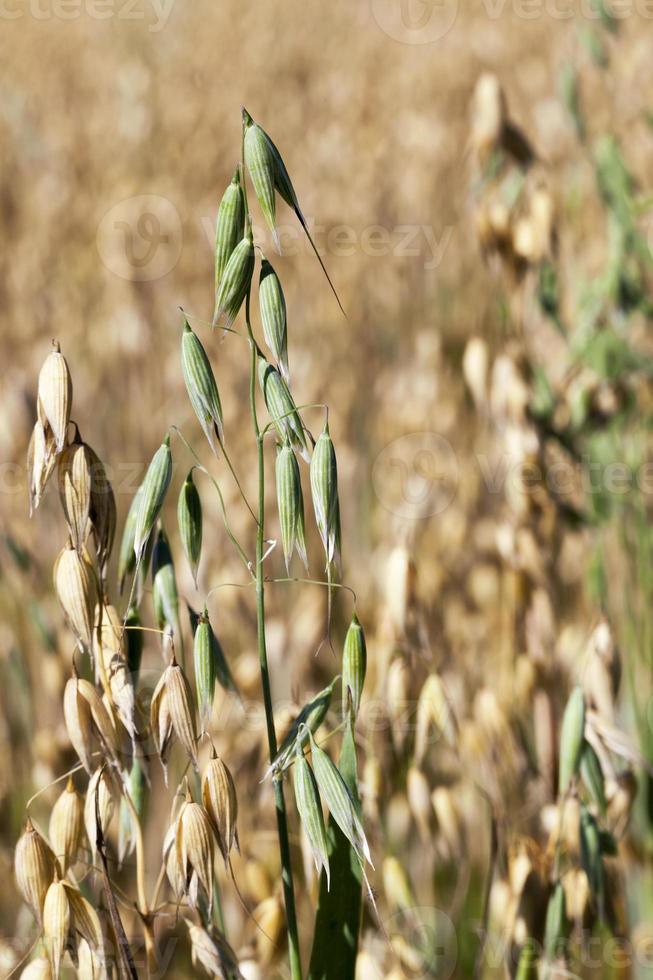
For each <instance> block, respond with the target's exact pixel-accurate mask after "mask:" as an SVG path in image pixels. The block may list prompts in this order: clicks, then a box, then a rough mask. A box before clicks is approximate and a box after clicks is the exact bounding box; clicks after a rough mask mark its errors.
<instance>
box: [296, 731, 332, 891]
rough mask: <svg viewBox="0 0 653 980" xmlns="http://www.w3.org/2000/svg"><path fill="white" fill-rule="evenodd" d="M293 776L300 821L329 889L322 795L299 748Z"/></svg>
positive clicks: (327, 846) (327, 848)
mask: <svg viewBox="0 0 653 980" xmlns="http://www.w3.org/2000/svg"><path fill="white" fill-rule="evenodd" d="M293 776H294V786H295V802H296V804H297V812H298V813H299V819H300V820H301V822H302V827H303V828H304V831H305V833H306V836H307V838H308V843H309V845H310V848H311V853H312V854H313V860H314V862H315V868H316V870H317V873H318V875H319V874H320V871H321V870H322V868H324V872H325V874H326V879H327V888H328V887H329V884H330V875H331V872H330V869H329V853H328V851H329V845H328V842H327V835H326V828H325V826H324V815H323V813H322V804H321V803H320V794H319V792H318V789H317V783H316V782H315V776H314V775H313V771H312V770H311V767H310V766H309V764H308V762H307V761H306V758H305V757H304V753H303V752H302V750H301V748H299V747H298V748H297V754H296V758H295V766H294V772H293Z"/></svg>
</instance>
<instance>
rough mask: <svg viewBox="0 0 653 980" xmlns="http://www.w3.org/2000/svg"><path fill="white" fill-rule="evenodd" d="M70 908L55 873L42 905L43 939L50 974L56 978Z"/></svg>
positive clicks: (68, 927) (66, 934)
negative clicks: (48, 959) (50, 969)
mask: <svg viewBox="0 0 653 980" xmlns="http://www.w3.org/2000/svg"><path fill="white" fill-rule="evenodd" d="M71 919H72V915H71V909H70V901H69V899H68V892H67V890H66V886H65V884H64V882H63V881H62V880H61V879H60V878H59V877H58V876H57V875H56V874H55V879H54V881H53V882H52V884H51V885H50V887H49V888H48V891H47V894H46V896H45V902H44V905H43V939H44V941H45V946H46V949H47V951H48V956H49V958H50V965H51V966H52V976H53V978H54V980H58V978H59V976H60V974H61V963H62V960H63V957H64V953H65V951H66V946H67V944H68V935H69V932H70V925H71Z"/></svg>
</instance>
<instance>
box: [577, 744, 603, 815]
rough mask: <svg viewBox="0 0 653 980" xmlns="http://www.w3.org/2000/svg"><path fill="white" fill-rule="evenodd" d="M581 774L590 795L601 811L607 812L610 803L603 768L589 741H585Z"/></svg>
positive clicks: (581, 760) (582, 751)
mask: <svg viewBox="0 0 653 980" xmlns="http://www.w3.org/2000/svg"><path fill="white" fill-rule="evenodd" d="M580 775H581V779H582V780H583V782H584V783H585V786H586V787H587V790H588V792H589V794H590V796H591V797H592V799H593V800H594V802H595V803H596V805H597V806H598V807H599V809H600V811H601V813H603V814H605V812H606V809H607V805H608V804H607V800H606V798H605V780H604V778H603V770H602V769H601V763H600V762H599V757H598V756H597V754H596V752H595V751H594V749H593V748H592V746H591V745H590V744H589V742H583V748H582V750H581V756H580Z"/></svg>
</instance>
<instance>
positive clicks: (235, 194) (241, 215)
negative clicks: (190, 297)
mask: <svg viewBox="0 0 653 980" xmlns="http://www.w3.org/2000/svg"><path fill="white" fill-rule="evenodd" d="M244 228H245V197H244V195H243V189H242V187H241V186H240V170H239V168H238V167H236V171H235V173H234V175H233V177H232V178H231V183H230V184H229V186H228V187H227V189H226V191H225V192H224V194H223V195H222V200H221V201H220V206H219V208H218V219H217V221H216V226H215V288H216V290H217V288H218V286H219V285H220V282H221V280H222V274H223V273H224V270H225V268H226V266H227V262H228V261H229V259H230V258H231V254H232V252H233V250H234V249H235V247H236V245H237V244H238V242H239V241H240V240H241V238H242V237H243V229H244Z"/></svg>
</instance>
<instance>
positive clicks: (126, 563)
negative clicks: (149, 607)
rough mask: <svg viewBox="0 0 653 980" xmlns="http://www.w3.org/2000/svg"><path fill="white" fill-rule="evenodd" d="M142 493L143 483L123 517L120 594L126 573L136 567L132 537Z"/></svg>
mask: <svg viewBox="0 0 653 980" xmlns="http://www.w3.org/2000/svg"><path fill="white" fill-rule="evenodd" d="M142 495H143V484H142V483H141V485H140V486H139V488H138V490H137V491H136V493H135V494H134V496H133V498H132V502H131V504H130V506H129V511H128V512H127V517H126V519H125V526H124V528H123V532H122V540H121V542H120V554H119V556H118V589H119V591H120V594H121V595H122V590H123V589H124V587H125V579H126V578H127V576H128V575H131V573H132V572H133V571H134V568H135V567H136V554H135V551H134V539H135V536H136V520H137V518H138V508H139V507H140V504H141V497H142Z"/></svg>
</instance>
